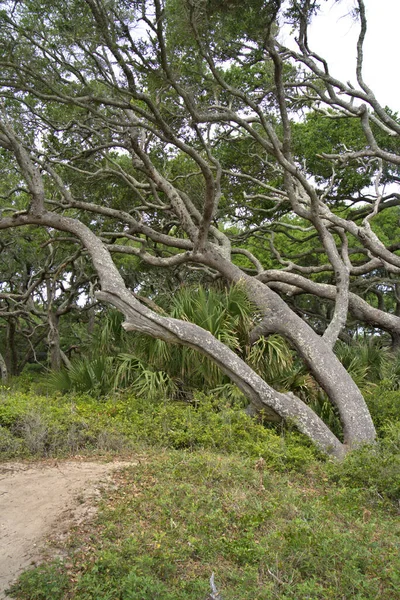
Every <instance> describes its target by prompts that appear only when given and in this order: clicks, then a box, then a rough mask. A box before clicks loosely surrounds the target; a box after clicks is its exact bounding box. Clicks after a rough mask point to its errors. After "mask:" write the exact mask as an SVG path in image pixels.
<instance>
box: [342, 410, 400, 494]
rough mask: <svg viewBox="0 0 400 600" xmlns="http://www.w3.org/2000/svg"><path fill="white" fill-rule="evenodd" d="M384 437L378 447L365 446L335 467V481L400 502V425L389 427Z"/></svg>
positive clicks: (398, 423) (395, 424)
mask: <svg viewBox="0 0 400 600" xmlns="http://www.w3.org/2000/svg"><path fill="white" fill-rule="evenodd" d="M384 434H385V435H384V437H383V438H382V439H380V440H379V441H378V442H377V443H376V444H374V445H372V446H368V445H365V446H362V447H361V448H359V449H358V450H354V451H353V452H350V453H349V454H348V456H346V458H345V460H344V461H343V462H342V463H340V464H337V465H334V466H333V467H332V473H333V479H334V480H340V481H341V483H342V485H343V484H344V485H345V486H346V487H352V488H361V489H363V490H368V491H369V492H371V493H372V494H379V495H383V496H385V497H388V498H390V499H392V500H396V501H400V421H397V422H396V423H390V424H388V425H387V426H386V427H385V429H384Z"/></svg>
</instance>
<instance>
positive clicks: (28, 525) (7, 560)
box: [0, 460, 135, 600]
mask: <svg viewBox="0 0 400 600" xmlns="http://www.w3.org/2000/svg"><path fill="white" fill-rule="evenodd" d="M131 464H135V463H133V462H132V461H130V462H109V463H99V462H87V461H83V460H81V461H79V460H76V461H47V462H40V463H2V464H0V600H4V599H7V598H8V596H6V594H5V590H6V589H7V588H9V587H10V585H11V584H12V583H13V582H14V581H15V579H16V578H17V576H18V575H19V574H20V573H21V572H22V571H24V570H26V569H27V568H29V567H30V566H33V565H35V564H38V563H39V562H41V561H42V560H43V559H44V558H46V551H47V553H48V552H51V553H52V555H53V556H54V555H55V554H56V546H55V545H54V543H53V544H52V545H51V547H50V546H49V545H48V544H46V542H47V541H48V540H49V539H53V542H54V539H55V538H56V537H57V536H58V537H59V538H60V539H61V538H62V537H63V536H64V537H65V535H66V534H67V533H68V531H69V530H70V529H71V527H72V526H73V525H75V524H79V523H81V522H83V521H85V520H87V519H90V518H91V517H92V516H93V515H94V513H95V512H96V498H98V497H99V496H100V494H101V490H102V488H104V487H105V486H109V485H110V484H111V474H112V471H113V470H115V469H117V468H119V467H122V466H127V465H131ZM46 545H47V550H46ZM49 548H50V550H49Z"/></svg>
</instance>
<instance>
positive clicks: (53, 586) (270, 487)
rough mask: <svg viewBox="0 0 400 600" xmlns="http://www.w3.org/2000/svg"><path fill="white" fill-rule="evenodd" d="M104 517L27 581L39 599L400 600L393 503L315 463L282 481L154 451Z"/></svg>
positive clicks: (256, 465) (268, 473)
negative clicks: (215, 594)
mask: <svg viewBox="0 0 400 600" xmlns="http://www.w3.org/2000/svg"><path fill="white" fill-rule="evenodd" d="M116 478H117V483H118V486H117V488H116V489H113V490H112V491H109V492H108V493H107V496H106V497H104V499H103V502H102V508H101V511H100V513H99V514H98V516H97V517H96V520H95V521H94V522H92V523H87V524H85V525H84V526H80V527H79V528H77V529H76V530H75V531H74V532H73V534H72V535H71V537H70V538H69V540H68V542H67V545H66V552H67V557H66V559H65V560H64V562H58V563H49V564H46V565H44V566H42V567H40V568H38V569H34V570H32V571H28V572H26V573H25V574H23V575H22V577H21V578H20V580H19V583H18V584H17V585H16V586H15V587H14V588H13V590H12V596H13V597H14V598H18V599H21V600H22V599H26V600H28V599H29V600H31V599H36V600H50V599H51V600H57V599H59V600H66V599H69V598H74V599H76V600H95V599H96V600H99V599H101V600H106V599H107V600H157V599H159V600H172V599H174V600H204V599H205V598H206V597H207V595H208V594H209V593H210V586H209V578H210V576H211V574H212V573H213V572H214V573H215V582H216V585H217V588H218V590H219V592H220V593H221V595H222V597H223V598H224V600H234V599H240V600H242V599H249V600H250V599H251V600H269V599H271V600H272V599H275V598H280V599H287V600H289V599H291V600H292V599H293V600H302V599H315V600H316V599H321V600H322V599H323V600H329V599H332V600H338V599H341V600H345V599H359V600H366V599H372V598H380V599H383V600H385V599H387V600H393V598H395V597H396V594H397V593H398V589H399V588H400V553H399V539H400V523H399V519H398V512H397V510H396V509H395V507H394V506H393V504H390V503H388V502H387V501H385V500H383V499H380V498H379V496H378V495H371V494H369V493H368V492H366V491H363V490H360V489H358V490H354V489H349V488H347V487H344V486H342V485H340V484H337V483H334V482H332V480H331V479H330V478H329V477H327V475H326V471H325V467H324V466H323V465H319V464H318V463H314V464H312V465H309V468H308V471H307V473H305V474H304V473H303V474H302V473H293V472H290V473H282V472H281V473H277V472H276V471H274V470H273V469H271V468H268V467H267V466H266V463H265V461H262V460H261V461H260V460H256V461H255V460H253V459H250V458H245V457H243V456H238V455H220V454H216V453H213V452H206V451H202V452H199V451H192V452H189V451H187V450H164V451H161V452H159V451H157V452H156V451H151V450H148V451H147V452H146V453H145V454H144V455H142V456H141V460H140V461H139V464H138V465H137V466H135V467H130V468H127V469H124V470H123V471H121V472H119V473H118V474H117V475H116Z"/></svg>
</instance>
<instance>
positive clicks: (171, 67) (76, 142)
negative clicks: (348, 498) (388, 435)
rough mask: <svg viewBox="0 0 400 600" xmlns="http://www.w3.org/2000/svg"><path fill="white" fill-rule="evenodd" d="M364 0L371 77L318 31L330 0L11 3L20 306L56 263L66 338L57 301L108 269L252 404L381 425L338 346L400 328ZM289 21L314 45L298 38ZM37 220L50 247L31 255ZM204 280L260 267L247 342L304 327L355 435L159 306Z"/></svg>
mask: <svg viewBox="0 0 400 600" xmlns="http://www.w3.org/2000/svg"><path fill="white" fill-rule="evenodd" d="M356 4H357V10H356V17H357V20H358V22H359V27H360V34H359V38H358V43H357V48H356V52H357V67H356V74H355V82H354V83H353V84H352V83H349V82H343V81H340V80H338V79H336V78H335V77H333V75H332V74H331V72H330V70H329V65H328V64H327V63H326V61H325V60H324V58H323V57H321V56H319V55H318V54H316V53H315V52H314V51H313V49H312V48H310V46H309V42H308V27H309V23H310V21H311V20H312V17H313V15H314V14H315V12H316V11H317V10H318V3H317V2H315V1H313V0H293V1H292V2H290V3H283V2H281V1H279V0H270V1H266V0H251V1H250V2H248V3H246V9H245V10H244V8H243V3H241V2H237V1H236V0H230V1H227V2H222V3H221V2H215V1H214V0H209V1H205V0H136V1H135V2H121V1H118V2H117V1H114V0H108V1H105V0H73V1H68V2H61V1H58V0H56V1H52V2H48V1H45V2H43V1H42V0H40V1H37V0H29V1H16V2H13V3H10V2H1V3H0V6H1V11H0V25H1V27H0V65H1V73H0V90H1V97H2V100H1V119H0V154H1V167H0V168H1V175H2V177H1V182H0V192H1V198H2V201H1V202H2V208H1V219H0V230H2V238H1V247H0V248H1V256H2V259H3V260H2V271H3V273H2V275H3V284H2V287H1V289H0V292H1V294H0V301H1V302H2V304H1V305H0V311H1V313H0V317H2V319H4V322H7V323H8V324H9V323H10V320H9V319H12V318H15V316H16V315H15V311H22V312H24V311H25V313H24V314H25V317H24V318H26V319H27V320H29V319H31V318H32V317H31V316H29V314H32V310H31V309H32V298H33V296H32V294H34V289H36V290H38V289H39V288H40V289H41V286H42V284H44V282H47V292H46V294H45V297H44V300H45V301H46V302H47V304H48V306H47V309H46V312H47V321H46V323H47V327H48V329H49V331H53V337H51V335H50V338H49V340H50V342H51V343H53V342H54V339H55V338H54V336H55V337H57V336H56V333H55V332H56V327H57V323H56V321H57V319H55V318H52V316H53V317H54V316H56V317H59V316H60V315H61V314H63V311H69V310H71V309H72V310H73V309H74V308H77V309H78V304H77V300H78V297H79V295H81V296H82V294H84V297H85V298H89V297H90V299H91V300H90V302H91V303H93V301H94V297H93V293H92V292H93V290H94V289H96V294H95V295H96V298H97V300H98V301H101V302H104V303H109V304H111V305H113V306H114V307H115V308H117V309H118V310H120V311H121V312H122V313H123V315H124V317H125V323H124V327H125V329H126V330H127V331H132V330H135V331H139V332H141V333H144V334H148V335H150V336H153V337H155V338H159V339H160V340H164V341H165V342H167V343H178V344H183V345H186V346H189V347H190V348H194V349H196V350H198V351H200V352H202V353H203V354H205V355H206V356H207V358H208V359H210V360H211V361H213V363H214V364H215V365H217V366H218V367H220V369H221V370H222V371H223V372H224V373H225V374H226V375H228V376H229V377H230V379H231V380H232V381H233V382H234V383H235V384H237V385H238V387H239V388H240V390H241V391H242V392H243V394H244V395H245V396H246V397H247V398H248V400H249V401H250V404H251V406H252V407H253V408H254V409H255V410H264V411H265V412H266V413H267V414H268V415H269V416H270V417H271V418H272V419H275V420H276V419H277V418H282V419H291V420H293V421H295V423H296V424H297V426H298V428H299V429H300V430H301V431H303V433H306V434H307V435H308V436H309V437H310V438H311V439H312V440H313V441H314V442H315V443H316V444H317V445H319V446H320V447H321V448H323V449H324V450H325V451H327V452H331V453H333V454H335V455H337V456H341V455H342V454H343V453H344V452H345V451H346V449H347V448H349V447H351V446H353V445H354V444H358V443H360V442H363V441H372V440H373V439H374V436H375V430H374V426H373V423H372V420H371V417H370V414H369V412H368V409H367V407H366V405H365V402H364V400H363V397H362V395H361V392H360V390H359V389H358V387H357V385H356V384H355V383H354V381H353V380H352V378H351V377H350V375H349V374H348V372H347V371H346V370H345V369H344V367H343V366H342V364H341V363H340V361H339V360H338V359H337V358H336V356H335V354H334V352H333V347H334V345H335V343H336V342H337V340H338V339H339V338H341V339H344V340H348V339H350V338H351V336H352V335H353V334H354V332H355V331H357V330H358V329H359V328H363V329H364V330H365V331H371V332H378V333H379V335H381V336H382V339H384V336H385V335H386V334H388V335H389V337H390V339H391V343H392V345H393V346H394V347H396V346H397V345H398V343H399V340H400V337H399V335H400V295H399V281H398V274H399V269H400V256H399V254H398V251H399V249H400V246H399V245H398V243H397V242H396V241H395V240H394V239H393V232H394V229H395V228H396V227H397V226H398V218H399V199H400V196H399V195H398V193H397V192H396V191H393V190H395V189H396V188H395V186H396V185H397V183H398V181H399V172H398V170H399V165H400V155H399V133H400V122H399V119H398V118H397V115H396V114H394V113H393V112H392V111H390V110H389V109H388V108H386V107H383V106H382V105H381V104H380V103H379V101H378V99H377V96H376V95H375V93H374V92H373V91H372V90H371V89H370V88H369V86H368V84H367V83H366V82H365V81H364V77H363V46H364V40H365V36H366V33H367V20H366V14H365V4H364V1H363V0H358V1H357V3H356ZM285 21H286V22H289V23H291V25H292V27H293V30H294V31H295V32H296V33H295V35H296V40H297V49H296V50H293V49H291V48H287V47H285V46H284V45H282V43H281V42H280V41H279V40H280V38H279V28H280V26H281V25H282V23H283V22H285ZM378 95H379V94H378ZM32 226H35V227H36V226H40V227H43V228H44V229H45V230H46V231H47V233H39V232H37V230H36V229H34V230H33V229H32ZM46 236H47V237H46ZM30 237H32V240H33V241H32V248H35V252H37V253H39V254H43V258H40V259H39V254H38V257H37V258H35V260H34V261H30V260H28V258H29V257H28V256H27V257H26V258H25V257H24V254H25V249H27V254H29V244H30V243H31V242H30V241H29V240H30ZM17 244H18V245H19V247H20V248H21V252H20V253H19V254H18V257H15V256H14V257H13V248H14V246H13V245H17ZM39 248H40V251H39ZM14 260H17V261H19V263H20V264H19V265H18V266H16V267H15V268H14V267H13V261H14ZM33 263H34V264H33ZM165 271H166V272H167V273H168V274H169V275H165V274H164V272H165ZM189 280H190V281H193V282H200V281H203V282H209V283H210V282H216V281H222V282H223V283H224V284H225V285H232V284H237V285H239V286H241V288H242V289H243V290H244V292H245V294H246V296H247V298H248V300H249V301H250V302H251V305H252V307H253V310H254V314H255V316H254V319H253V320H252V321H251V323H252V325H251V327H252V330H251V331H249V332H248V333H249V343H251V344H254V343H255V342H256V341H257V340H258V339H260V338H261V337H264V338H265V337H267V336H269V335H271V334H280V335H282V336H283V337H284V338H286V340H287V342H288V343H289V344H290V345H291V346H292V347H293V348H294V349H295V350H296V352H297V353H298V356H299V357H300V359H301V360H302V361H303V362H304V364H305V365H306V367H307V368H308V369H309V371H310V373H311V374H312V376H313V378H314V379H315V381H316V382H318V384H319V385H320V386H321V388H322V389H323V390H324V392H325V393H326V394H327V396H328V398H329V400H330V402H331V403H332V404H333V405H334V406H335V407H336V409H337V411H338V413H339V415H340V419H341V423H342V427H343V442H342V441H340V440H339V439H338V438H337V436H336V435H335V434H334V433H333V432H332V431H331V430H330V429H329V427H328V425H327V424H326V423H324V422H323V421H322V419H321V418H320V417H318V416H317V415H316V413H315V412H314V411H313V410H312V409H311V408H310V406H309V405H308V404H307V402H304V399H301V398H299V397H298V396H296V395H294V394H290V393H281V392H278V391H277V390H275V389H273V388H272V387H271V386H270V385H268V383H267V382H266V381H265V380H264V379H263V378H262V377H261V376H260V375H259V374H257V372H256V371H255V370H254V369H253V367H252V366H251V365H250V364H249V363H248V362H246V360H245V359H246V354H245V353H240V352H237V351H235V349H233V348H230V347H229V344H228V345H227V344H224V343H223V341H221V340H218V339H217V338H216V337H215V336H213V335H212V334H211V333H210V332H207V331H206V330H204V329H203V328H201V327H200V326H199V325H196V324H195V323H192V322H188V321H187V320H185V319H182V318H176V317H169V316H167V315H166V314H164V313H162V312H160V311H158V310H157V308H156V307H154V305H152V303H153V300H154V299H155V294H154V290H156V289H157V288H158V289H160V285H161V286H162V285H167V286H170V291H171V292H172V293H175V292H176V290H177V289H178V288H179V287H180V286H181V285H182V284H184V283H185V281H189ZM160 282H163V283H161V284H160ZM167 282H168V283H167ZM38 286H39V287H38ZM52 290H53V291H52ZM90 294H91V295H90ZM146 294H147V300H146V298H144V296H145V295H146ZM61 296H62V298H61ZM90 302H89V304H90ZM29 303H30V304H29ZM33 304H34V302H33ZM153 304H154V303H153ZM10 307H11V308H10ZM13 312H14V315H13V314H11V313H13ZM33 312H34V311H33ZM28 313H29V314H28ZM36 318H39V316H38V315H37V317H36ZM7 319H8V320H7ZM56 345H57V344H56ZM53 358H54V360H53V363H54V365H55V366H57V365H58V364H59V363H60V360H61V359H62V357H61V355H54V357H53Z"/></svg>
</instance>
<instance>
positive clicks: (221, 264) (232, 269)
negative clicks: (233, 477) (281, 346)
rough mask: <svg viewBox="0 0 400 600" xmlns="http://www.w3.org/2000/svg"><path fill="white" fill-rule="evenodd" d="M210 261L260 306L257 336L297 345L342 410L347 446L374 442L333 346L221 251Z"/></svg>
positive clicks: (359, 399) (362, 402)
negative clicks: (275, 335)
mask: <svg viewBox="0 0 400 600" xmlns="http://www.w3.org/2000/svg"><path fill="white" fill-rule="evenodd" d="M208 264H209V265H210V266H213V267H214V268H216V269H218V270H219V272H220V273H221V274H223V275H224V276H225V277H227V279H228V280H230V281H232V282H235V283H239V282H240V283H241V284H242V285H243V287H244V289H245V291H246V292H247V295H248V296H249V298H250V299H251V300H252V301H253V302H254V303H255V304H256V305H257V306H258V308H259V310H260V312H261V313H262V315H263V320H262V322H261V323H260V324H259V326H258V327H256V328H255V330H254V331H253V332H252V333H253V336H252V337H253V340H254V341H255V339H256V338H257V336H261V335H268V334H271V333H279V334H281V335H283V336H284V337H286V338H287V339H288V340H289V341H290V342H291V343H292V344H293V346H294V347H295V348H296V350H297V351H298V353H299V354H300V356H301V358H302V359H303V360H304V362H305V363H306V365H307V367H308V368H309V369H310V371H311V373H312V374H313V376H314V377H315V379H316V380H317V381H318V383H319V384H320V386H321V387H322V389H323V390H324V391H325V392H326V394H327V395H328V398H329V400H330V401H331V402H332V404H334V405H335V406H336V408H337V409H338V411H339V415H340V420H341V423H342V427H343V437H344V443H345V445H346V446H353V445H357V444H360V443H363V442H372V441H373V440H374V439H375V437H376V431H375V427H374V424H373V422H372V419H371V415H370V412H369V410H368V407H367V405H366V402H365V400H364V398H363V396H362V394H361V392H360V390H359V388H358V387H357V385H356V384H355V383H354V381H353V379H352V378H351V377H350V375H349V374H348V372H347V371H346V369H345V368H344V367H343V365H342V364H341V362H340V361H339V359H338V358H337V357H336V355H335V353H334V352H333V350H332V348H331V347H330V346H329V345H328V344H326V343H325V341H324V340H323V339H322V338H321V337H320V336H319V335H318V334H317V333H316V332H315V331H314V330H313V329H312V328H311V327H310V326H309V325H308V324H307V323H306V322H305V321H303V319H302V318H301V317H299V316H298V315H297V314H296V313H295V312H293V311H292V310H291V309H290V308H289V306H288V305H287V304H286V302H284V300H282V298H281V297H280V296H279V295H278V294H276V293H275V292H274V291H273V290H271V289H270V288H268V287H267V286H266V285H265V284H263V283H262V282H260V281H258V280H257V279H254V277H250V276H248V275H246V274H244V273H243V271H241V269H239V268H238V267H236V266H235V265H233V264H232V263H231V262H229V261H227V260H225V259H224V258H222V257H221V256H220V255H217V256H215V253H212V254H211V253H210V255H209V260H208Z"/></svg>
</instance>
